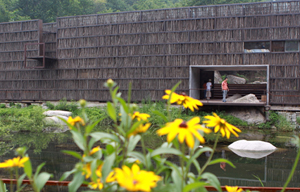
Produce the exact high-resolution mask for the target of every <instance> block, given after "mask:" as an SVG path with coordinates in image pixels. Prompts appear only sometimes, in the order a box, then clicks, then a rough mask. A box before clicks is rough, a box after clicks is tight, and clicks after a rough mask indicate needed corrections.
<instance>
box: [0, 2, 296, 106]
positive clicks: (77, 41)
mask: <svg viewBox="0 0 300 192" xmlns="http://www.w3.org/2000/svg"><path fill="white" fill-rule="evenodd" d="M299 25H300V3H299V1H285V2H261V3H249V4H232V5H216V6H201V7H188V8H175V9H161V10H148V11H135V12H123V13H110V14H100V15H85V16H72V17H61V18H58V19H57V22H56V24H55V23H52V24H44V26H43V28H44V36H43V39H44V40H45V42H47V45H48V48H46V50H48V53H47V54H49V56H52V54H53V55H54V54H56V57H57V58H58V62H56V63H54V64H53V65H52V66H50V67H49V68H48V69H43V70H38V71H39V72H37V74H36V77H33V76H31V75H30V74H34V72H33V70H28V71H26V73H28V75H27V76H28V77H30V78H31V79H33V78H35V80H34V81H45V80H46V81H48V82H52V83H49V84H50V85H45V84H42V83H33V84H32V89H36V90H39V91H40V92H39V98H40V99H41V100H59V99H61V98H63V97H65V98H67V99H68V100H70V99H81V98H84V99H87V100H95V101H106V100H107V99H108V98H109V95H108V92H107V91H105V89H104V87H103V82H104V81H105V80H106V79H107V78H112V79H114V80H115V81H116V82H117V83H118V84H119V85H120V88H121V90H122V92H123V95H126V94H125V93H126V92H127V89H128V83H129V82H130V81H131V82H133V94H132V98H133V100H142V99H150V100H160V99H161V96H162V95H163V92H164V90H165V89H170V88H171V87H172V86H173V85H174V84H175V83H176V82H178V81H180V80H181V81H182V83H181V85H180V86H179V87H178V91H185V92H188V81H189V66H190V65H249V64H250V65H259V64H269V65H270V103H271V104H286V105H295V104H300V100H299V99H298V96H299V95H300V90H299V89H300V88H299V87H300V86H299V83H300V82H299V79H300V74H299V62H300V61H299V52H282V53H274V52H271V53H244V42H256V41H267V42H271V41H274V40H281V41H286V40H296V41H298V40H299V29H300V28H299ZM46 31H48V32H49V33H46ZM55 32H57V33H56V34H55ZM1 38H3V36H2V37H1V34H0V40H1ZM54 39H56V43H55V41H54ZM18 43H19V42H18ZM0 45H1V44H0ZM17 46H19V45H16V47H17ZM55 47H57V49H56V53H54V51H55V49H54V48H55ZM19 48H20V47H19ZM20 50H22V48H20ZM1 54H6V53H1ZM0 64H1V65H3V64H2V63H0ZM11 65H12V66H14V65H16V64H14V63H11ZM0 67H1V66H0ZM0 69H1V68H0ZM3 69H6V68H3ZM7 69H9V68H7ZM22 72H23V71H19V73H22ZM0 73H1V71H0ZM8 78H9V77H5V78H4V79H5V80H15V79H14V78H12V79H8ZM26 78H27V77H26ZM24 82H25V81H24ZM6 86H8V85H6ZM45 86H46V87H45ZM48 86H49V88H48ZM50 87H51V88H50ZM14 91H17V90H14ZM18 93H19V92H16V93H12V94H18ZM0 98H2V97H1V91H0ZM22 99H28V100H30V99H32V98H30V97H27V96H26V98H25V97H24V98H22Z"/></svg>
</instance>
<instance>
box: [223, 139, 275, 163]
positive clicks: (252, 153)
mask: <svg viewBox="0 0 300 192" xmlns="http://www.w3.org/2000/svg"><path fill="white" fill-rule="evenodd" d="M228 148H229V149H230V150H231V151H233V152H234V153H235V154H237V155H239V156H241V157H248V158H253V159H260V158H262V157H265V156H267V155H269V154H271V153H273V152H274V151H275V150H276V147H275V146H273V145H272V144H271V143H268V142H264V141H247V140H239V141H235V142H233V143H232V144H230V145H229V146H228Z"/></svg>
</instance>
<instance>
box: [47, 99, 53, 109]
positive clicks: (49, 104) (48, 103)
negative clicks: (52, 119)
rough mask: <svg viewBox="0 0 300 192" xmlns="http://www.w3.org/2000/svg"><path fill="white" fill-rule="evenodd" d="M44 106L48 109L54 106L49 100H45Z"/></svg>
mask: <svg viewBox="0 0 300 192" xmlns="http://www.w3.org/2000/svg"><path fill="white" fill-rule="evenodd" d="M46 107H48V109H50V110H53V109H54V108H55V106H54V105H53V104H52V103H51V102H50V101H47V102H46Z"/></svg>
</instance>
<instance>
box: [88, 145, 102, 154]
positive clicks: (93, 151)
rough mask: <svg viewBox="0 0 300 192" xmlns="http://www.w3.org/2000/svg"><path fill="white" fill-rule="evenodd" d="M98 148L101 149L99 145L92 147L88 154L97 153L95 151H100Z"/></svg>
mask: <svg viewBox="0 0 300 192" xmlns="http://www.w3.org/2000/svg"><path fill="white" fill-rule="evenodd" d="M100 150H101V148H100V146H97V147H94V148H93V149H92V150H91V151H90V155H93V154H95V153H97V152H98V151H100Z"/></svg>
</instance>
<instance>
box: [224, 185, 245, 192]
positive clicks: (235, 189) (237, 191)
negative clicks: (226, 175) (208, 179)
mask: <svg viewBox="0 0 300 192" xmlns="http://www.w3.org/2000/svg"><path fill="white" fill-rule="evenodd" d="M225 188H226V190H227V192H242V191H243V189H242V188H239V187H238V186H235V187H230V186H227V185H225Z"/></svg>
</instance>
